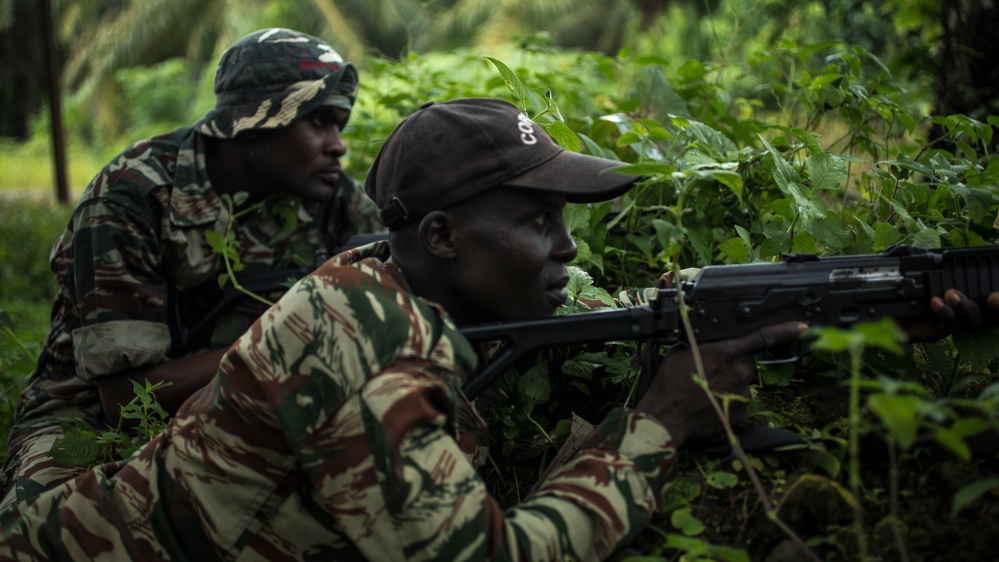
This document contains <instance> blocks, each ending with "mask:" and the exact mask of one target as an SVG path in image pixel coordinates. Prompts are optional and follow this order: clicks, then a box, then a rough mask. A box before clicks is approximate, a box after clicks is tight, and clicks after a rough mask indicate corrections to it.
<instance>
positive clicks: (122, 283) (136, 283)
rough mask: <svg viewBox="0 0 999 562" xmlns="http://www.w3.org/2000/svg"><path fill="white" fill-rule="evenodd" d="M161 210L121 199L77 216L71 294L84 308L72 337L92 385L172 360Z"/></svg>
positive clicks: (101, 201) (90, 205)
mask: <svg viewBox="0 0 999 562" xmlns="http://www.w3.org/2000/svg"><path fill="white" fill-rule="evenodd" d="M153 213H155V211H154V210H151V209H149V208H147V205H146V203H145V202H142V203H140V204H139V205H136V204H133V203H132V202H130V201H123V200H121V196H120V195H119V196H116V197H114V198H112V197H103V198H96V199H92V200H90V201H89V202H87V203H86V204H83V205H81V206H79V207H78V208H77V210H76V212H75V215H74V218H73V220H74V221H75V222H76V230H75V233H74V235H73V236H74V239H73V242H72V245H71V255H69V256H65V257H64V259H70V260H72V268H73V276H72V279H70V280H69V282H70V283H72V286H71V287H68V288H67V290H70V291H72V292H73V293H74V295H75V301H76V302H77V303H78V304H77V307H76V311H75V312H76V313H77V314H78V315H79V319H78V321H79V327H78V328H76V329H75V330H73V335H72V337H73V344H74V345H73V347H74V354H75V362H76V365H77V370H78V371H79V372H78V375H79V376H80V377H81V378H83V379H84V380H92V379H93V378H94V377H99V376H102V375H106V374H109V373H114V372H118V371H121V370H123V369H127V368H130V367H136V366H140V365H146V364H153V363H159V362H162V361H164V360H166V355H167V353H168V351H169V349H170V331H169V328H168V326H167V324H166V319H167V318H166V315H167V282H166V280H165V279H164V278H163V276H162V275H161V274H160V273H159V270H160V251H159V238H158V231H159V224H158V222H157V220H158V219H157V218H156V217H155V216H150V215H153ZM57 259H58V257H57Z"/></svg>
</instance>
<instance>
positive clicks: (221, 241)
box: [205, 230, 226, 254]
mask: <svg viewBox="0 0 999 562" xmlns="http://www.w3.org/2000/svg"><path fill="white" fill-rule="evenodd" d="M205 241H206V242H208V246H209V247H210V248H211V249H212V251H213V252H215V253H216V254H222V253H225V247H226V240H225V238H223V237H222V235H221V234H219V233H218V232H215V231H214V230H206V231H205Z"/></svg>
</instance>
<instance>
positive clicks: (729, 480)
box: [704, 471, 739, 490]
mask: <svg viewBox="0 0 999 562" xmlns="http://www.w3.org/2000/svg"><path fill="white" fill-rule="evenodd" d="M704 481H705V482H706V483H707V485H708V486H711V487H712V488H718V489H719V490H723V489H725V488H732V487H734V486H736V485H738V484H739V477H738V476H736V475H735V474H732V473H731V472H724V471H712V472H709V473H707V474H705V475H704Z"/></svg>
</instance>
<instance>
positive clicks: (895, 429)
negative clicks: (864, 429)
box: [867, 393, 919, 451]
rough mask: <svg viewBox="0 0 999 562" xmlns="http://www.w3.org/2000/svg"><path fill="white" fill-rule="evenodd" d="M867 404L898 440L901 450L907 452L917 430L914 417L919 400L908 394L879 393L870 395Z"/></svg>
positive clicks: (916, 422) (917, 422) (916, 420)
mask: <svg viewBox="0 0 999 562" xmlns="http://www.w3.org/2000/svg"><path fill="white" fill-rule="evenodd" d="M867 403H868V404H869V405H870V406H871V409H872V410H874V413H876V414H877V415H878V417H879V418H881V421H882V423H884V424H885V427H887V428H888V431H889V432H890V433H891V434H892V435H894V436H895V439H897V440H898V444H899V446H901V447H902V450H906V451H907V450H909V448H910V447H912V444H913V442H915V440H916V430H917V429H919V420H918V419H917V416H916V413H917V412H918V410H919V398H918V397H916V396H911V395H908V394H903V395H892V394H883V393H879V394H873V395H871V396H870V397H869V398H868V399H867Z"/></svg>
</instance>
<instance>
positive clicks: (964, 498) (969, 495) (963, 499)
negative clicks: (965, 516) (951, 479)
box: [950, 477, 999, 517]
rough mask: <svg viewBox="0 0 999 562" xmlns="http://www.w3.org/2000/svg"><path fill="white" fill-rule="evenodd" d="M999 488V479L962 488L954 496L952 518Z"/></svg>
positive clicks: (989, 479) (951, 510)
mask: <svg viewBox="0 0 999 562" xmlns="http://www.w3.org/2000/svg"><path fill="white" fill-rule="evenodd" d="M996 488H999V478H996V477H992V478H985V479H982V480H979V481H977V482H972V483H971V484H968V485H967V486H965V487H963V488H961V489H960V490H958V491H957V493H956V494H954V501H953V504H952V505H951V508H950V516H951V517H954V516H956V515H957V514H958V513H959V512H960V511H961V510H962V509H964V508H965V507H968V505H969V504H971V502H973V501H975V500H977V499H978V498H980V497H982V496H983V495H984V494H986V493H988V492H991V491H992V490H994V489H996Z"/></svg>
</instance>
